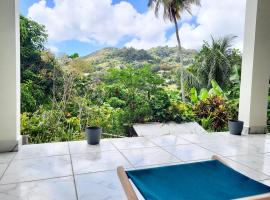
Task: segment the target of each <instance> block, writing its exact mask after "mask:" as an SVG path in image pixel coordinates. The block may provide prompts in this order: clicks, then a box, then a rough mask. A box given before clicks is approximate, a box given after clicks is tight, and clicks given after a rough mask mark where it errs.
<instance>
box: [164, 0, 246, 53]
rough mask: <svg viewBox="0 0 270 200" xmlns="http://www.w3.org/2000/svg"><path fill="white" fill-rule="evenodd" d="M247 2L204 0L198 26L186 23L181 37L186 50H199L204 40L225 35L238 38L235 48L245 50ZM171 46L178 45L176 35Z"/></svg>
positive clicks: (171, 38) (242, 0)
mask: <svg viewBox="0 0 270 200" xmlns="http://www.w3.org/2000/svg"><path fill="white" fill-rule="evenodd" d="M245 3H246V1H245V0H237V1H235V0H222V1H215V0H202V2H201V4H202V5H201V8H200V9H199V11H198V13H197V15H196V17H197V23H198V24H199V25H198V26H194V25H190V24H188V23H184V24H183V26H182V27H181V29H180V35H181V39H182V42H183V46H184V47H185V48H196V49H197V48H199V47H200V46H201V45H202V42H203V40H206V41H209V39H210V37H211V35H212V36H213V37H214V38H219V37H223V36H225V35H233V36H237V38H236V40H235V47H237V48H239V49H242V48H243V34H244V21H245ZM168 45H169V46H175V45H176V39H175V34H173V35H172V36H171V37H170V38H169V40H168Z"/></svg>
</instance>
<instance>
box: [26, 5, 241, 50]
mask: <svg viewBox="0 0 270 200" xmlns="http://www.w3.org/2000/svg"><path fill="white" fill-rule="evenodd" d="M146 3H147V1H146ZM54 4H55V6H54V7H53V8H50V7H47V6H46V2H45V0H41V1H39V2H38V3H35V4H33V5H32V6H31V7H30V8H29V11H28V17H30V18H32V19H34V20H36V21H38V22H39V23H42V24H44V25H45V26H46V27H47V30H48V33H49V42H50V44H54V46H55V45H56V44H57V42H61V41H66V40H78V41H82V42H88V43H95V44H102V45H110V46H111V45H117V44H119V42H120V41H122V40H123V38H130V41H129V42H127V43H126V44H125V46H132V47H135V48H144V49H148V48H151V47H154V46H162V45H169V46H176V44H177V43H176V39H175V34H172V35H171V36H169V38H166V32H167V31H168V30H169V29H171V28H173V27H174V25H173V24H172V23H170V22H169V21H166V22H164V20H163V18H162V17H160V18H156V17H155V15H154V14H153V10H148V11H147V12H145V13H143V14H141V13H139V12H137V11H136V9H135V8H134V7H133V6H132V5H131V4H130V3H128V2H126V1H121V2H120V3H118V4H115V5H113V4H112V0H76V1H74V0H54ZM201 4H202V6H201V8H198V7H194V9H193V14H194V15H195V16H196V17H197V23H198V24H199V25H198V26H194V25H191V24H190V21H191V16H190V15H188V14H187V13H184V15H183V17H182V26H181V28H180V36H181V39H182V43H183V46H184V47H185V48H199V47H200V46H201V44H202V42H203V40H208V39H209V38H210V35H213V36H214V37H221V36H224V35H228V34H231V35H236V36H238V39H237V41H236V42H237V47H241V46H242V41H243V28H244V13H245V0H237V1H235V0H220V1H216V0H202V3H201ZM161 16H162V15H161Z"/></svg>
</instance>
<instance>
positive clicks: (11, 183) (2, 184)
mask: <svg viewBox="0 0 270 200" xmlns="http://www.w3.org/2000/svg"><path fill="white" fill-rule="evenodd" d="M67 177H72V175H66V176H56V177H49V178H41V179H36V180H29V181H18V182H10V183H1V184H0V186H4V185H13V184H21V183H31V182H38V181H46V180H53V179H60V178H67Z"/></svg>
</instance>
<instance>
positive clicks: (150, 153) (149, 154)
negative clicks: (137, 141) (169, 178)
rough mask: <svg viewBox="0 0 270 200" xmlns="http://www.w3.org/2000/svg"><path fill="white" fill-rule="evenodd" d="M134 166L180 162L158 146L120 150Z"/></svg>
mask: <svg viewBox="0 0 270 200" xmlns="http://www.w3.org/2000/svg"><path fill="white" fill-rule="evenodd" d="M121 152H122V153H123V154H124V155H125V157H126V158H127V159H128V160H129V161H130V162H131V164H132V165H133V166H134V167H141V166H147V165H159V164H165V163H175V162H180V161H179V160H178V159H177V158H175V157H174V156H173V155H171V154H169V153H168V152H166V151H164V150H163V149H161V148H159V147H152V148H141V149H128V150H121Z"/></svg>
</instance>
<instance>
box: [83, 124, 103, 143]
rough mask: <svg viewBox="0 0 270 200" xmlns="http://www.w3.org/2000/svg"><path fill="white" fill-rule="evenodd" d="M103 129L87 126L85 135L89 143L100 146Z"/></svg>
mask: <svg viewBox="0 0 270 200" xmlns="http://www.w3.org/2000/svg"><path fill="white" fill-rule="evenodd" d="M101 133H102V128H101V127H98V126H87V127H86V128H85V134H86V138H87V143H88V144H90V145H95V144H99V142H100V138H101Z"/></svg>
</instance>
